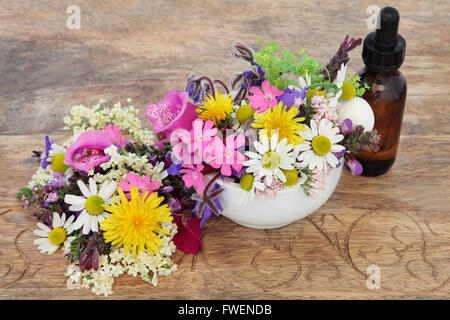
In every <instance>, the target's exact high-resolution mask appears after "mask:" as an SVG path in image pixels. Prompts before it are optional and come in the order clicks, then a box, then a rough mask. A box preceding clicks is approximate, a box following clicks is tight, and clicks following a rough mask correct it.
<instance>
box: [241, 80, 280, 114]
mask: <svg viewBox="0 0 450 320" xmlns="http://www.w3.org/2000/svg"><path fill="white" fill-rule="evenodd" d="M261 86H262V88H263V90H264V93H263V92H262V91H261V89H259V88H258V87H251V88H250V89H249V90H248V91H249V92H250V93H251V94H253V96H248V97H247V99H248V100H250V107H252V108H253V110H255V111H256V112H258V113H263V112H264V111H266V110H267V109H268V108H272V107H273V106H275V105H277V104H278V100H277V98H276V96H279V95H281V94H282V93H283V91H281V90H278V88H277V87H275V86H271V85H270V82H269V80H264V82H263V83H262V85H261Z"/></svg>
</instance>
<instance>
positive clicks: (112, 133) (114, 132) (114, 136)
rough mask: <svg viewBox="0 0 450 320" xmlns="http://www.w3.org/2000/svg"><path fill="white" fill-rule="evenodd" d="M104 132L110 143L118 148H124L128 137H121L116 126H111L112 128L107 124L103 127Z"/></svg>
mask: <svg viewBox="0 0 450 320" xmlns="http://www.w3.org/2000/svg"><path fill="white" fill-rule="evenodd" d="M105 131H106V133H107V134H108V136H109V137H110V138H111V140H112V142H113V143H114V144H115V145H116V146H119V147H122V146H124V145H125V144H126V143H127V141H128V137H122V132H120V129H119V127H117V126H116V125H113V126H112V127H111V126H110V125H109V124H108V125H107V126H106V127H105Z"/></svg>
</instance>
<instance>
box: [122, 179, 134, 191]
mask: <svg viewBox="0 0 450 320" xmlns="http://www.w3.org/2000/svg"><path fill="white" fill-rule="evenodd" d="M119 187H120V189H122V190H123V191H130V190H131V187H132V185H131V184H128V183H126V182H125V181H120V182H119Z"/></svg>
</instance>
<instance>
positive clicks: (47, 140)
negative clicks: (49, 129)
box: [41, 136, 52, 169]
mask: <svg viewBox="0 0 450 320" xmlns="http://www.w3.org/2000/svg"><path fill="white" fill-rule="evenodd" d="M51 148H52V142H51V141H50V138H49V137H48V136H45V155H44V158H43V159H42V164H41V166H42V169H45V168H47V167H48V166H49V165H50V162H49V161H47V159H48V153H49V152H50V149H51Z"/></svg>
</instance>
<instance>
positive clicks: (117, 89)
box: [0, 0, 450, 299]
mask: <svg viewBox="0 0 450 320" xmlns="http://www.w3.org/2000/svg"><path fill="white" fill-rule="evenodd" d="M72 4H73V1H72V0H64V1H48V0H46V1H39V2H36V1H31V0H23V1H17V0H15V1H13V0H9V1H2V2H1V4H0V52H1V53H2V54H1V59H0V177H1V180H0V199H1V202H0V208H1V209H0V298H2V299H18V298H25V299H32V298H34V299H56V298H63V299H92V298H96V296H95V295H94V294H92V293H90V292H89V291H86V290H69V289H67V288H66V286H65V277H64V275H63V273H64V272H65V262H64V259H63V257H62V255H58V254H55V255H52V256H50V257H49V256H47V255H44V254H40V253H39V252H38V251H37V249H36V247H35V245H33V243H32V241H33V239H34V238H35V237H34V235H33V234H32V232H31V230H32V229H33V228H34V226H35V220H34V219H33V218H32V217H31V216H30V214H31V210H28V211H25V210H23V209H22V203H21V202H20V201H17V200H15V198H14V194H15V193H16V191H17V190H18V189H19V188H20V187H22V186H24V185H26V184H27V182H28V181H29V179H30V177H31V175H32V173H33V171H34V170H35V169H36V167H37V164H36V163H35V162H34V160H33V159H32V158H31V157H30V154H31V151H32V150H33V149H37V148H43V145H44V136H45V134H52V135H59V134H62V133H63V132H62V129H61V128H62V126H63V123H62V117H63V116H64V115H65V114H66V113H67V112H68V110H69V109H70V107H71V106H72V105H75V104H80V103H81V104H85V105H92V104H95V103H96V102H97V101H98V100H99V99H100V98H105V99H106V100H107V101H110V102H116V101H118V100H122V101H123V102H125V99H126V98H127V97H131V98H133V99H134V103H135V105H136V106H138V107H139V108H140V109H141V110H144V108H145V106H146V105H147V104H149V103H151V102H155V101H159V100H160V98H161V97H162V96H163V95H164V94H165V93H166V92H168V91H169V90H171V89H174V88H177V89H180V90H182V89H183V88H184V84H185V80H186V77H187V75H188V74H190V73H195V74H208V75H210V76H213V77H216V78H221V79H223V80H225V81H227V80H228V79H229V77H231V76H232V75H233V74H234V73H235V72H237V71H240V70H242V68H243V67H245V66H244V65H242V64H241V63H240V62H238V61H234V60H231V59H230V58H229V54H228V49H229V47H230V45H231V44H232V42H233V41H234V40H240V41H243V42H246V43H249V44H253V43H254V41H255V39H257V38H259V37H262V38H263V39H264V40H266V41H267V40H270V39H276V40H277V41H278V42H279V44H280V46H282V47H285V48H289V49H291V50H293V51H295V52H298V50H300V49H301V48H303V47H304V48H306V49H307V52H309V54H311V55H313V56H315V57H317V58H318V59H319V60H320V61H322V62H323V63H325V62H326V61H327V60H328V58H329V57H330V56H331V55H332V54H333V53H334V52H335V50H336V49H337V47H338V45H339V43H340V41H341V40H342V38H343V37H344V36H345V34H347V33H350V35H351V36H361V37H364V36H365V35H366V34H367V33H368V32H369V30H368V29H367V26H366V18H367V17H368V14H366V8H367V7H368V6H369V5H372V4H374V3H373V1H357V2H354V3H348V2H347V1H345V2H343V1H337V0H333V1H317V2H315V1H283V2H275V1H269V0H264V1H207V0H205V1H170V4H168V2H167V1H162V0H156V1H143V0H140V1H139V0H135V1H133V0H122V1H114V2H113V1H106V0H96V1H77V5H79V6H80V9H81V29H80V30H69V29H67V27H66V19H67V18H68V16H69V14H67V13H66V8H67V7H68V6H70V5H72ZM396 5H397V8H398V9H399V11H400V14H401V24H400V32H401V34H402V35H403V36H404V37H405V39H406V41H407V49H406V60H405V63H404V65H403V67H402V71H403V73H404V74H405V75H406V78H407V80H408V97H407V106H406V113H405V117H404V123H403V128H402V137H401V144H400V150H399V155H398V159H397V162H396V163H395V165H394V167H393V169H392V170H391V171H390V172H388V173H387V174H386V175H384V176H381V177H377V178H365V177H352V176H351V175H350V173H349V172H348V171H347V170H346V171H345V172H344V174H343V176H342V179H341V181H340V183H339V185H338V187H337V189H336V192H335V193H334V194H333V196H332V197H331V199H330V200H329V201H328V202H327V203H326V204H325V205H324V206H323V207H322V208H320V209H319V210H318V211H317V212H315V213H314V214H312V215H311V216H309V217H307V218H305V219H303V220H301V221H298V222H295V223H293V224H291V225H289V226H287V227H284V228H281V229H274V230H252V229H247V228H244V227H241V226H238V225H236V224H234V223H232V222H230V221H229V220H227V219H226V218H224V217H221V218H219V219H212V220H211V222H210V223H208V225H207V226H206V228H205V230H204V235H203V250H202V252H201V253H200V254H199V255H197V256H192V255H185V254H183V253H181V252H177V253H176V255H175V257H174V260H175V261H176V262H177V263H178V265H179V271H178V272H176V273H175V274H174V275H173V276H171V277H168V278H161V279H160V284H159V286H158V287H157V288H154V287H152V286H151V285H148V284H146V283H144V282H143V281H141V280H140V279H135V278H132V277H129V276H122V277H120V278H119V279H118V280H117V281H116V284H115V287H114V290H115V293H114V295H113V296H112V298H116V299H125V298H132V299H240V298H246V299H261V298H264V299H309V298H311V299H318V298H325V299H334V298H344V299H350V298H356V299H366V298H376V299H382V298H394V299H401V298H418V299H430V298H439V299H441V298H443V299H448V298H450V284H449V281H450V280H449V279H450V216H449V214H450V210H449V187H450V182H449V181H450V165H449V156H450V116H449V114H450V112H449V111H450V107H449V104H450V99H449V98H448V83H450V67H449V66H450V64H449V62H450V59H449V56H450V44H449V43H450V41H449V36H448V34H449V32H450V28H449V24H450V20H449V18H448V12H449V3H448V1H444V0H442V1H425V2H424V1H401V2H399V3H398V4H396ZM360 54H361V47H359V48H357V49H356V50H355V51H354V52H352V53H351V55H350V57H351V60H350V71H353V72H355V71H357V70H358V69H359V68H360V67H361V66H362V62H361V58H360ZM141 119H142V120H143V121H146V119H145V116H144V115H143V112H142V115H141ZM144 123H146V124H148V122H144ZM371 265H376V266H378V267H379V269H380V272H381V288H380V289H369V288H368V286H367V276H368V270H367V268H368V267H369V266H371ZM99 298H103V297H99Z"/></svg>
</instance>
